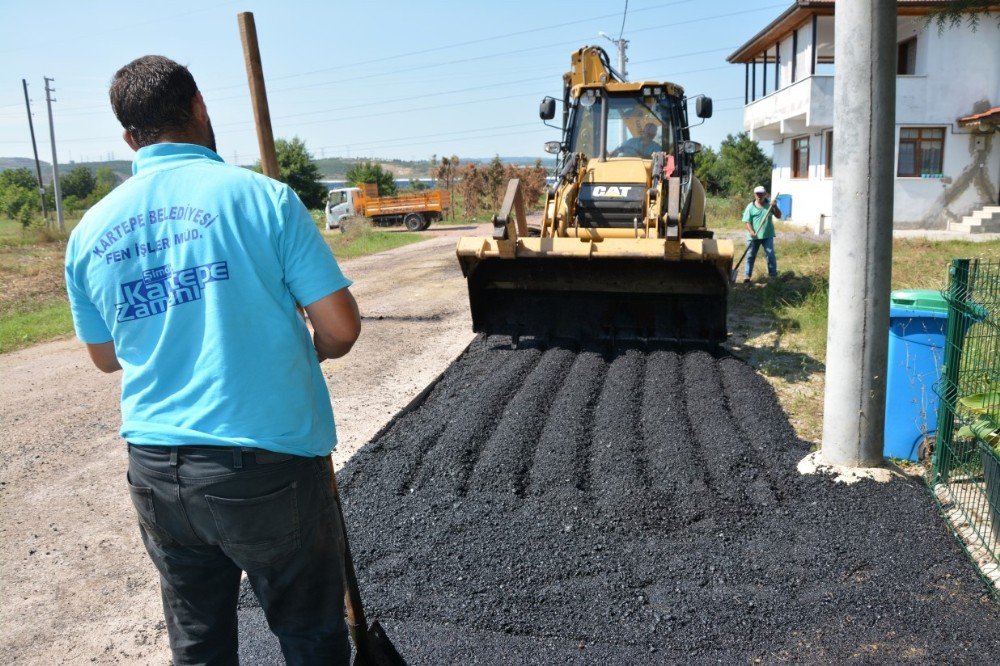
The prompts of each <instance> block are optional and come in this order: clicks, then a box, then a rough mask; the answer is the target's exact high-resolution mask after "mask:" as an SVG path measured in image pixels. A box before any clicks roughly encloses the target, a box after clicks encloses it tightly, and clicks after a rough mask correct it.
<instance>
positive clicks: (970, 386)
mask: <svg viewBox="0 0 1000 666" xmlns="http://www.w3.org/2000/svg"><path fill="white" fill-rule="evenodd" d="M945 297H946V298H947V300H948V331H947V337H946V341H945V349H944V367H943V369H942V372H941V380H940V382H939V383H938V385H937V387H936V391H937V393H938V395H939V396H940V398H941V404H940V407H939V408H938V423H937V438H936V442H935V446H934V461H933V466H932V468H931V471H930V478H929V482H930V487H931V490H932V492H933V493H934V497H935V499H936V500H937V502H938V504H939V505H940V507H941V510H942V512H943V513H944V514H945V517H946V518H947V519H948V522H949V523H950V525H951V527H952V529H953V530H954V531H955V533H956V535H957V536H958V538H959V539H960V540H961V541H962V543H963V544H964V546H965V548H966V550H967V551H968V553H969V556H970V557H971V558H972V559H973V560H974V561H975V562H976V564H977V565H979V568H980V571H981V572H982V573H983V575H984V577H985V578H986V579H987V580H988V581H989V583H990V584H991V585H992V587H993V592H994V594H995V595H997V596H998V597H1000V262H996V261H980V260H976V259H956V260H954V261H952V263H951V268H950V275H949V283H948V290H947V293H946V294H945Z"/></svg>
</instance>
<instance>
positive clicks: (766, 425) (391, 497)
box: [240, 338, 1000, 664]
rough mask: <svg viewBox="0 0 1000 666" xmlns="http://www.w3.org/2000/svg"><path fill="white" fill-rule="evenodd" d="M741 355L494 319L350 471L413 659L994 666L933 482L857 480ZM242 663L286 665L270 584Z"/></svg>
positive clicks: (254, 613) (365, 547)
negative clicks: (573, 336)
mask: <svg viewBox="0 0 1000 666" xmlns="http://www.w3.org/2000/svg"><path fill="white" fill-rule="evenodd" d="M807 453H808V447H807V445H806V444H804V443H803V442H800V441H798V440H797V439H796V437H795V435H794V432H793V430H792V428H791V426H790V425H789V424H788V421H787V419H786V417H785V415H784V413H783V412H782V410H781V408H780V407H779V405H778V403H777V400H776V398H775V395H774V393H773V392H772V390H771V389H770V387H769V386H768V385H767V383H766V382H765V381H764V380H763V379H762V378H761V377H759V376H758V375H757V374H756V373H755V372H754V371H753V369H752V368H750V367H749V366H748V365H746V364H745V363H743V362H742V361H740V360H738V359H735V358H731V357H726V356H715V355H712V354H709V353H706V352H705V351H696V350H678V349H670V348H649V347H646V346H635V347H632V348H629V347H627V346H623V347H620V348H618V349H617V350H614V351H610V350H608V349H601V348H593V349H588V348H583V349H580V348H578V347H560V346H552V347H547V348H541V347H533V346H531V345H520V346H519V348H516V349H515V348H512V347H511V345H510V341H509V340H508V339H503V338H490V339H481V338H480V339H477V340H476V341H475V342H474V343H473V344H472V346H471V347H470V348H469V350H468V351H467V352H466V353H465V354H464V355H463V356H462V357H461V358H460V359H459V360H458V361H456V362H455V363H454V364H453V365H452V366H451V367H450V368H449V369H448V371H447V372H446V373H445V375H444V377H443V378H442V380H441V381H440V382H439V383H438V384H437V386H436V387H435V388H434V389H433V390H432V391H431V392H430V393H429V395H428V396H427V398H426V399H425V400H424V401H423V403H422V404H421V405H420V406H419V407H418V408H417V409H415V410H413V411H411V412H410V413H408V414H406V415H404V416H402V417H401V418H399V419H397V420H396V421H395V423H394V424H393V425H392V427H391V428H390V429H389V430H388V431H387V432H385V433H384V434H383V435H382V436H380V437H378V438H377V439H375V440H374V441H372V442H371V443H369V444H368V445H367V446H365V447H364V448H363V449H362V450H361V451H360V452H359V453H358V454H357V455H356V456H355V457H354V458H353V459H352V461H351V462H350V463H349V464H348V465H347V467H345V468H344V470H343V471H342V472H341V474H340V476H339V478H340V480H341V488H342V493H343V496H344V503H345V510H346V512H347V521H348V527H349V530H350V539H351V544H352V548H353V549H354V554H355V560H356V565H357V567H358V570H359V578H360V581H361V586H362V594H363V596H364V599H365V601H366V604H367V610H368V614H369V618H380V619H381V620H382V621H383V624H384V625H385V626H386V628H387V630H388V633H389V635H390V637H391V638H392V639H393V641H394V643H395V644H396V645H397V647H398V648H399V649H400V651H401V652H402V653H403V655H404V656H405V657H406V658H407V659H408V661H409V663H411V664H561V663H574V664H576V663H580V664H659V663H664V664H666V663H678V662H682V663H701V662H720V661H721V662H723V663H745V662H750V661H754V660H758V659H759V660H762V661H764V662H774V661H792V662H812V663H828V662H830V661H838V662H839V661H848V660H850V661H857V662H860V663H886V662H900V661H906V662H913V663H930V662H936V663H942V662H947V663H996V661H995V659H996V657H997V655H1000V609H998V606H997V604H996V603H995V602H994V601H993V600H992V599H991V598H990V597H989V596H988V595H987V592H986V588H985V585H984V584H983V583H982V582H981V580H980V579H979V578H978V577H977V575H976V573H975V571H974V569H973V567H972V565H971V564H970V563H969V562H968V561H967V560H966V559H965V557H964V555H963V553H962V552H961V550H960V548H959V546H958V545H957V543H956V542H955V541H954V540H953V538H952V537H951V536H950V535H949V533H948V532H947V530H946V528H945V526H944V524H943V522H942V520H941V519H940V517H939V516H938V514H937V512H936V509H935V507H934V504H933V502H932V500H931V497H930V495H929V493H928V492H927V490H926V488H924V487H923V486H922V485H921V484H920V483H919V482H916V481H912V480H897V481H894V482H892V483H890V484H884V485H883V484H875V483H872V482H862V483H859V484H857V485H854V486H850V487H848V486H843V485H837V484H834V483H832V482H831V481H829V480H827V479H823V478H818V477H803V476H800V475H799V474H798V472H797V471H796V464H797V463H798V461H799V460H800V459H801V458H802V457H803V456H804V455H806V454H807ZM244 600H245V601H244V604H243V606H242V607H241V611H240V614H241V640H242V657H243V661H244V663H248V664H250V663H253V664H267V663H281V658H280V653H279V652H278V649H277V645H276V642H275V640H274V639H273V637H271V636H270V634H269V633H268V632H267V630H266V627H265V625H264V624H263V620H262V617H261V614H260V610H259V608H257V607H256V604H255V602H254V600H253V598H252V595H244Z"/></svg>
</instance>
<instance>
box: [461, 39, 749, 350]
mask: <svg viewBox="0 0 1000 666" xmlns="http://www.w3.org/2000/svg"><path fill="white" fill-rule="evenodd" d="M693 99H694V101H695V109H696V111H695V115H697V116H698V117H699V118H702V119H704V118H709V117H711V115H712V100H711V99H710V98H708V97H704V96H698V97H695V98H693ZM687 106H688V99H687V98H686V97H685V96H684V91H683V89H682V88H680V87H679V86H677V85H674V84H673V83H665V82H652V81H635V82H632V81H623V80H622V77H621V76H619V75H618V73H617V72H615V70H614V69H613V68H612V67H611V65H610V64H609V62H608V56H607V53H605V51H604V50H603V49H601V48H599V47H595V46H587V47H584V48H581V49H579V50H578V51H576V52H575V53H573V55H572V58H571V67H570V70H569V71H568V72H567V73H566V74H565V75H564V76H563V99H562V127H561V128H560V129H561V130H562V139H561V140H560V141H552V142H549V143H547V144H546V151H547V152H550V153H555V154H557V155H558V166H559V169H558V180H557V182H556V183H555V186H554V187H552V188H550V190H549V191H548V192H547V193H546V195H545V202H544V217H543V219H542V223H541V227H540V228H538V229H531V230H529V228H528V225H527V222H526V219H525V216H524V202H523V201H521V199H520V191H519V188H518V183H517V181H511V183H510V185H509V186H508V189H507V195H506V197H505V199H504V202H503V206H502V207H501V210H500V212H499V214H497V215H496V216H495V217H494V220H493V223H494V229H493V234H492V237H486V238H484V237H464V238H461V239H460V240H459V243H458V260H459V263H460V264H461V266H462V272H463V273H464V275H465V277H466V278H467V280H468V286H469V300H470V304H471V307H472V322H473V328H474V330H476V331H477V332H483V333H497V334H507V335H514V336H532V337H549V338H573V339H620V338H641V339H655V340H678V341H700V342H708V343H713V344H714V343H719V342H721V341H723V340H724V339H725V338H726V300H727V296H728V292H729V273H730V270H731V268H732V262H733V244H732V242H731V241H728V240H715V239H714V238H713V233H712V232H711V231H709V230H707V229H706V228H705V190H704V188H703V187H702V185H701V183H700V182H699V181H698V179H697V178H695V176H694V155H695V153H696V152H697V151H698V149H699V148H700V146H699V144H697V143H694V142H693V141H691V140H690V134H689V122H688V113H687ZM555 113H556V100H555V99H554V98H552V97H547V98H545V99H544V100H542V103H541V107H540V113H539V115H540V116H541V118H542V120H543V121H548V120H551V119H552V118H554V117H555Z"/></svg>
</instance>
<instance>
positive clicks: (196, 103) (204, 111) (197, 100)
mask: <svg viewBox="0 0 1000 666" xmlns="http://www.w3.org/2000/svg"><path fill="white" fill-rule="evenodd" d="M191 113H193V114H194V117H195V118H197V119H198V121H199V122H201V123H203V124H204V123H206V122H208V107H207V106H205V98H204V97H202V96H201V91H200V90H199V91H198V92H196V93H195V94H194V97H192V98H191Z"/></svg>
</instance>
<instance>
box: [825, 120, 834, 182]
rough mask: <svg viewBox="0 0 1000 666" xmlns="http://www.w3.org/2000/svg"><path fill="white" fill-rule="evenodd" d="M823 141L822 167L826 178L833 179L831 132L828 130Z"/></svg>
mask: <svg viewBox="0 0 1000 666" xmlns="http://www.w3.org/2000/svg"><path fill="white" fill-rule="evenodd" d="M824 138H825V139H826V141H825V144H826V145H825V148H826V150H825V151H824V152H825V154H824V156H823V166H824V171H825V174H826V177H827V178H832V177H833V130H830V131H829V132H827V133H826V134H825V135H824Z"/></svg>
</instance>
